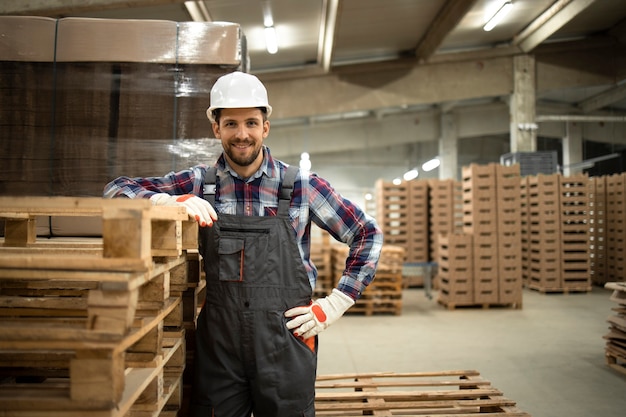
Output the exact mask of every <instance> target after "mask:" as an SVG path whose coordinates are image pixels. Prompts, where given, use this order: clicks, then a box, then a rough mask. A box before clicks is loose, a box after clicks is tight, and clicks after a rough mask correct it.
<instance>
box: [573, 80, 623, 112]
mask: <svg viewBox="0 0 626 417" xmlns="http://www.w3.org/2000/svg"><path fill="white" fill-rule="evenodd" d="M625 98H626V83H622V84H621V85H617V86H616V87H614V88H611V89H609V90H606V91H603V92H601V93H600V94H596V95H595V96H592V97H589V98H588V99H586V100H583V101H581V102H580V103H578V107H580V108H581V109H582V110H583V111H584V112H585V113H589V112H591V111H594V110H598V109H601V108H603V107H606V106H610V105H611V104H613V103H616V102H618V101H621V100H623V99H625Z"/></svg>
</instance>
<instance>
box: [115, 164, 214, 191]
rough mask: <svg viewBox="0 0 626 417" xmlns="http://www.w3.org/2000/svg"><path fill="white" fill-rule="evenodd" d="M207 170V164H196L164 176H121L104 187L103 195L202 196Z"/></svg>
mask: <svg viewBox="0 0 626 417" xmlns="http://www.w3.org/2000/svg"><path fill="white" fill-rule="evenodd" d="M206 170H207V166H206V165H196V166H194V167H192V168H189V169H185V170H182V171H178V172H170V173H168V174H166V175H165V176H163V177H146V178H130V177H119V178H116V179H114V180H113V181H111V182H110V183H108V184H107V185H106V186H105V187H104V193H103V196H104V197H105V198H114V197H127V198H150V197H151V196H153V195H154V194H156V193H167V194H170V195H182V194H195V195H197V196H202V187H203V181H204V175H205V173H206Z"/></svg>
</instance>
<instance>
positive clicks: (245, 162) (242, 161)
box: [225, 147, 261, 167]
mask: <svg viewBox="0 0 626 417" xmlns="http://www.w3.org/2000/svg"><path fill="white" fill-rule="evenodd" d="M225 152H226V155H228V157H229V158H230V160H231V161H233V162H234V163H235V164H237V165H239V166H240V167H247V166H250V165H252V163H253V162H254V161H256V159H257V158H258V156H259V153H260V152H261V148H260V147H259V148H258V149H255V150H254V152H253V153H252V154H251V155H250V156H249V157H241V156H237V155H235V154H234V152H233V151H232V148H230V147H228V148H227V149H226V150H225Z"/></svg>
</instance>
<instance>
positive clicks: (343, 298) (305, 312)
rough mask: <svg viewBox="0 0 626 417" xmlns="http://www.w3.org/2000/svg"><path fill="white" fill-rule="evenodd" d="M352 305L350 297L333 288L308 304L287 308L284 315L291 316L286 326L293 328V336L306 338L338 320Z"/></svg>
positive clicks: (352, 301)
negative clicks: (325, 294)
mask: <svg viewBox="0 0 626 417" xmlns="http://www.w3.org/2000/svg"><path fill="white" fill-rule="evenodd" d="M353 305H354V300H353V299H352V298H350V297H348V296H347V295H346V294H344V293H342V292H341V291H339V290H338V289H336V288H335V289H334V290H333V291H332V292H331V293H330V294H329V295H328V296H326V297H324V298H319V299H317V300H315V301H314V302H313V303H312V304H311V305H309V306H301V307H294V308H292V309H289V310H287V311H286V312H285V317H293V318H292V319H291V320H289V321H288V322H287V328H288V329H289V330H293V329H295V330H294V331H293V334H294V335H295V336H299V337H302V338H303V339H308V338H309V337H313V336H315V335H316V334H319V333H320V332H321V331H322V330H324V329H326V328H327V327H328V326H330V325H331V324H333V323H334V322H336V321H337V320H339V318H340V317H341V316H343V313H345V312H346V310H348V309H349V308H350V307H352V306H353Z"/></svg>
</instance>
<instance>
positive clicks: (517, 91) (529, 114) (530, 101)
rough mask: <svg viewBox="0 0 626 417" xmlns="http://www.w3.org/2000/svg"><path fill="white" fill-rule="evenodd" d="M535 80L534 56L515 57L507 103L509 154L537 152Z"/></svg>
mask: <svg viewBox="0 0 626 417" xmlns="http://www.w3.org/2000/svg"><path fill="white" fill-rule="evenodd" d="M535 80H536V72H535V58H534V56H532V55H518V56H515V57H514V58H513V94H512V95H511V100H510V103H509V111H510V116H511V152H535V151H536V150H537V124H536V123H535V84H536V82H535Z"/></svg>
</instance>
